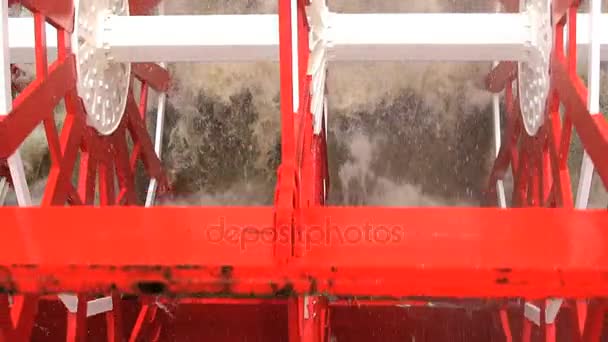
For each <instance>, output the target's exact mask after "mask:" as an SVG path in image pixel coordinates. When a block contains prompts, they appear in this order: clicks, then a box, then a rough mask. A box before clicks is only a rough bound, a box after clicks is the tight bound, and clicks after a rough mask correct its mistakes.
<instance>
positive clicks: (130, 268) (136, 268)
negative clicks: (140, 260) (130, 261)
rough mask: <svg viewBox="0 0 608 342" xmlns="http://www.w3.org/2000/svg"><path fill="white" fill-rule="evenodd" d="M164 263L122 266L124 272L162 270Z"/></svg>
mask: <svg viewBox="0 0 608 342" xmlns="http://www.w3.org/2000/svg"><path fill="white" fill-rule="evenodd" d="M162 269H163V266H162V265H125V266H122V267H121V270H123V271H124V272H160V271H161V270H162Z"/></svg>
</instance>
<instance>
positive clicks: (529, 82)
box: [517, 0, 553, 136]
mask: <svg viewBox="0 0 608 342" xmlns="http://www.w3.org/2000/svg"><path fill="white" fill-rule="evenodd" d="M520 9H521V10H522V11H523V12H524V13H526V14H527V15H528V18H529V23H528V25H530V34H531V37H530V38H531V39H530V41H529V44H530V50H529V55H528V59H527V60H524V61H520V62H519V63H518V64H517V74H518V75H519V80H520V82H518V83H517V84H518V86H519V89H518V90H519V105H520V108H521V114H522V117H523V122H524V127H525V128H526V132H528V134H529V135H532V136H534V135H536V134H537V133H538V130H539V128H540V127H541V126H542V125H543V123H544V122H545V109H546V106H547V98H548V96H549V88H550V84H549V83H550V77H551V74H550V65H551V50H552V48H553V25H552V23H551V0H521V1H520Z"/></svg>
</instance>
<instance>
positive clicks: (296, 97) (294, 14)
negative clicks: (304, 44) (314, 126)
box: [290, 0, 300, 113]
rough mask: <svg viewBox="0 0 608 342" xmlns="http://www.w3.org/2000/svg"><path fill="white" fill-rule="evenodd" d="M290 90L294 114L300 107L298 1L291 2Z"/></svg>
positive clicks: (292, 0)
mask: <svg viewBox="0 0 608 342" xmlns="http://www.w3.org/2000/svg"><path fill="white" fill-rule="evenodd" d="M290 3H291V11H290V13H291V75H292V76H291V77H292V82H291V89H292V91H293V93H292V95H293V112H294V113H296V112H297V111H298V108H299V107H300V82H299V80H298V75H299V74H300V72H299V70H300V65H299V62H298V61H299V57H300V56H299V54H298V0H291V2H290Z"/></svg>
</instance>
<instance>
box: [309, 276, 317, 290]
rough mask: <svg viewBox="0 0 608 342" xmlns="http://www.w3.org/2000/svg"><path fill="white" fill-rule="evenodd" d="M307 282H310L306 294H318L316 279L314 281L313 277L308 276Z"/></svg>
mask: <svg viewBox="0 0 608 342" xmlns="http://www.w3.org/2000/svg"><path fill="white" fill-rule="evenodd" d="M308 281H309V282H310V289H309V290H308V292H310V293H311V294H315V293H317V292H318V288H317V279H315V278H314V277H311V276H309V277H308Z"/></svg>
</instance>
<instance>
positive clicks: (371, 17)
mask: <svg viewBox="0 0 608 342" xmlns="http://www.w3.org/2000/svg"><path fill="white" fill-rule="evenodd" d="M32 20H33V19H31V18H11V19H10V23H9V34H10V36H9V45H10V48H11V62H12V63H32V62H33V61H34V31H33V27H34V25H33V23H32ZM577 20H578V22H579V25H580V26H581V27H589V25H588V22H589V15H588V14H579V15H578V17H577ZM328 25H329V28H328V33H327V34H328V40H329V41H330V43H331V46H330V47H329V48H328V52H329V55H328V57H329V59H330V60H336V61H352V60H403V61H495V60H510V61H517V60H522V59H524V58H525V57H526V55H527V52H528V49H529V47H528V45H527V42H528V40H529V39H530V37H529V36H530V32H528V29H527V28H526V17H525V16H524V15H523V14H508V13H473V14H458V13H432V14H431V13H424V14H419V13H403V14H332V15H331V16H330V19H329V23H328ZM242 27H247V29H246V30H241V29H238V28H242ZM277 27H278V17H277V16H276V15H270V14H269V15H179V16H132V17H112V18H111V19H110V20H109V21H108V22H107V30H106V31H105V32H104V41H105V42H106V43H107V44H108V46H110V49H111V54H112V56H113V57H114V58H115V59H116V60H118V61H130V62H161V61H166V62H253V61H265V60H269V61H276V60H278V56H279V52H278V51H279V50H278V44H279V37H278V29H277ZM598 27H599V30H600V33H599V34H598V36H599V37H600V50H601V53H600V55H601V58H602V60H608V14H602V15H601V20H600V24H599V25H598ZM185 32H187V33H188V34H185ZM218 32H221V33H222V34H217V33H218ZM412 32H416V34H412ZM54 37H55V35H54V32H53V29H52V27H50V25H49V28H47V39H48V42H47V47H48V48H49V58H51V59H53V58H54V56H56V41H55V39H54ZM589 37H590V35H589V32H588V30H584V29H583V30H578V31H577V41H578V44H579V46H587V45H588V44H589V41H590V38H589ZM586 50H587V49H586V48H581V50H580V51H581V52H582V53H586Z"/></svg>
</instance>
